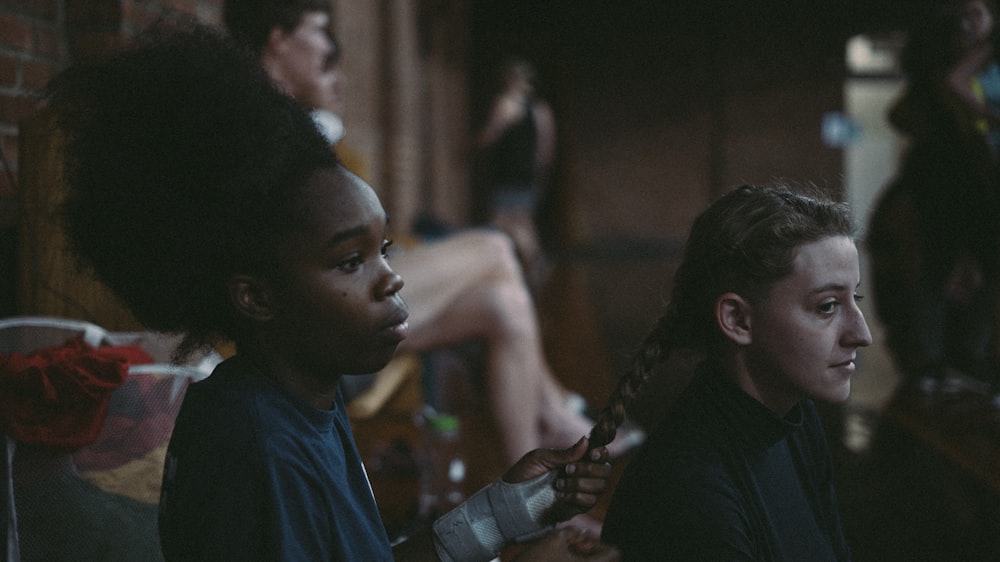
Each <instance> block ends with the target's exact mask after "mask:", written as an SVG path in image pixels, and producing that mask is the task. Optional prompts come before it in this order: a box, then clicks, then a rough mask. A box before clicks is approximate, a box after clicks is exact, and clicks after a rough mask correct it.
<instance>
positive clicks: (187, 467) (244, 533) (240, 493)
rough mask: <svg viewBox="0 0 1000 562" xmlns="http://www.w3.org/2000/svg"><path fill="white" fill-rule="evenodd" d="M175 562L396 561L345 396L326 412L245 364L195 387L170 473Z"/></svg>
mask: <svg viewBox="0 0 1000 562" xmlns="http://www.w3.org/2000/svg"><path fill="white" fill-rule="evenodd" d="M160 540H161V543H162V547H163V553H164V556H165V557H166V559H167V560H168V561H171V560H184V561H192V560H213V561H218V560H269V561H270V560H310V561H312V560H373V561H382V560H387V561H388V560H392V552H391V549H390V546H389V539H388V537H387V535H386V532H385V528H384V526H383V525H382V521H381V519H380V517H379V513H378V509H377V507H376V505H375V499H374V497H373V496H372V493H371V487H370V485H369V483H368V478H367V476H366V474H365V472H364V467H363V466H362V464H361V459H360V456H359V454H358V451H357V448H356V446H355V444H354V439H353V437H352V435H351V430H350V425H349V423H348V419H347V414H346V412H345V409H344V404H343V399H342V398H341V396H340V393H339V391H338V394H337V398H336V401H335V404H334V408H333V409H332V410H328V411H327V410H319V409H316V408H315V407H313V406H311V405H309V404H306V403H305V402H303V401H301V400H299V399H297V398H295V397H293V396H291V395H290V394H288V393H286V392H285V391H283V390H282V389H281V388H280V387H279V386H278V385H277V384H276V383H274V382H273V381H271V380H270V379H268V378H266V377H263V376H261V375H259V374H257V372H256V370H255V369H253V368H251V367H249V366H247V365H246V364H245V363H244V362H243V361H242V360H241V359H240V358H239V357H234V358H232V359H229V360H227V361H225V362H224V363H222V364H221V365H219V366H218V367H217V368H216V370H215V372H214V373H212V376H210V377H209V378H208V379H206V380H204V381H202V382H199V383H196V384H193V385H192V386H191V387H190V388H189V389H188V392H187V395H186V396H185V398H184V404H183V406H182V407H181V411H180V414H179V415H178V417H177V424H176V426H175V428H174V433H173V436H172V437H171V439H170V446H169V449H168V452H167V463H166V467H165V469H164V477H163V492H162V495H161V497H160Z"/></svg>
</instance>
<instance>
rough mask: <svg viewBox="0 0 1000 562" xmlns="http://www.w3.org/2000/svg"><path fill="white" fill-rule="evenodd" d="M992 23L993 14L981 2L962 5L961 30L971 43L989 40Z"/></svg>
mask: <svg viewBox="0 0 1000 562" xmlns="http://www.w3.org/2000/svg"><path fill="white" fill-rule="evenodd" d="M993 23H994V21H993V13H992V12H990V9H989V7H987V6H986V3H985V2H983V1H982V0H971V1H970V2H966V3H965V4H963V5H962V28H963V29H964V30H965V32H966V34H967V37H968V38H969V40H970V41H971V42H973V43H976V42H979V41H984V40H986V39H987V38H989V36H990V33H992V32H993Z"/></svg>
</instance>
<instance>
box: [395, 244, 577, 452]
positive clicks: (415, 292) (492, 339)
mask: <svg viewBox="0 0 1000 562" xmlns="http://www.w3.org/2000/svg"><path fill="white" fill-rule="evenodd" d="M392 265H393V267H394V268H395V269H396V271H397V272H398V273H399V274H400V275H401V276H402V277H403V279H404V281H405V287H404V288H403V291H402V294H403V297H404V298H405V299H406V301H407V303H408V304H409V305H410V336H409V337H408V338H407V339H406V341H405V342H403V345H402V347H401V350H403V351H426V350H431V349H435V348H440V347H444V346H447V345H452V344H456V343H460V342H464V341H470V340H479V341H482V342H483V343H484V344H485V346H486V370H487V373H486V384H487V388H488V391H489V403H490V408H491V411H492V414H493V417H494V419H495V421H496V423H497V424H498V426H499V428H500V433H501V435H502V437H503V440H504V456H505V458H506V459H507V461H508V462H514V461H516V460H517V459H519V458H520V457H521V456H522V455H523V454H524V453H526V452H528V451H530V450H532V449H535V448H538V447H542V446H556V445H558V446H569V445H571V444H572V443H573V442H574V441H576V439H579V438H580V437H581V436H582V435H584V434H586V433H587V432H588V431H589V430H590V423H589V421H588V420H586V419H585V418H583V417H582V416H578V415H576V414H574V413H573V412H570V411H569V410H568V408H567V407H566V405H565V402H564V401H563V399H562V393H561V390H560V388H559V385H558V383H557V381H556V380H555V379H554V377H553V375H552V372H551V370H550V369H549V367H548V364H547V363H546V361H545V357H544V352H543V349H542V346H541V334H540V332H539V327H538V320H537V317H536V315H535V308H534V303H533V302H532V300H531V295H530V294H529V292H528V288H527V286H526V285H525V283H524V279H523V276H522V274H521V270H520V266H519V264H518V262H517V258H516V256H515V254H514V251H513V247H512V245H511V243H510V240H509V238H507V237H506V236H505V235H503V234H500V233H495V232H490V231H471V232H468V233H464V234H459V235H456V236H453V237H451V238H449V239H446V240H444V241H442V242H439V243H434V244H427V245H425V246H419V247H417V248H415V249H413V250H411V251H407V252H406V253H404V254H403V255H401V256H399V257H396V258H394V259H393V262H392Z"/></svg>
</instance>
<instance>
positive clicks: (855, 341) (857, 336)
mask: <svg viewBox="0 0 1000 562" xmlns="http://www.w3.org/2000/svg"><path fill="white" fill-rule="evenodd" d="M852 308H853V310H852V314H851V320H850V324H849V326H848V329H847V330H846V332H845V334H844V337H845V341H844V344H845V346H847V347H868V346H869V345H871V344H872V333H871V330H869V329H868V322H867V321H865V314H864V313H863V312H862V311H861V309H860V308H859V307H858V305H857V304H855V305H854V306H853V307H852Z"/></svg>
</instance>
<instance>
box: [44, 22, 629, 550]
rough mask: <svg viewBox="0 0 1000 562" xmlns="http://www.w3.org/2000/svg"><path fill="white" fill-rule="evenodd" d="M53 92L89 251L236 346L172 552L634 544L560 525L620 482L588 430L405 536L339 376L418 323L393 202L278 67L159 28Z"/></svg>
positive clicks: (203, 431)
mask: <svg viewBox="0 0 1000 562" xmlns="http://www.w3.org/2000/svg"><path fill="white" fill-rule="evenodd" d="M48 92H49V96H48V101H49V104H50V107H51V108H52V110H53V112H54V115H55V116H56V122H57V123H58V125H59V127H60V130H61V131H62V132H63V133H64V134H65V139H66V143H65V153H64V155H65V171H66V173H65V177H66V181H67V184H68V187H69V191H68V195H67V200H66V201H67V203H66V208H65V216H66V217H67V219H68V220H67V234H68V235H69V239H70V240H71V243H72V246H73V249H74V251H75V252H76V253H77V255H78V256H79V257H80V258H81V260H83V261H85V262H86V263H87V264H88V265H90V266H92V267H93V269H94V272H95V273H96V275H97V277H98V278H99V279H100V280H102V281H103V282H105V283H106V284H107V285H108V287H110V288H111V289H112V290H113V291H114V292H115V293H116V294H117V295H118V296H119V297H121V298H122V300H123V301H124V302H125V303H126V304H127V305H128V306H129V308H130V309H131V310H132V312H133V313H134V314H135V316H136V318H138V319H139V320H140V321H141V322H142V323H143V324H144V325H146V326H148V327H149V328H151V329H154V330H160V331H164V332H169V333H176V334H181V335H183V341H182V343H181V346H180V351H179V353H184V352H185V351H191V350H195V349H199V348H201V347H205V346H210V345H212V344H213V343H215V342H217V341H218V340H220V339H227V340H230V341H233V342H235V344H236V354H235V355H234V356H232V357H230V358H229V359H227V360H225V361H224V362H222V363H221V364H219V365H218V366H217V367H216V368H215V370H214V371H213V372H212V374H211V375H210V376H209V377H208V378H207V379H205V380H203V381H200V382H197V383H194V384H192V385H191V386H190V387H189V388H188V389H187V391H186V394H185V396H184V401H183V405H182V406H181V410H180V413H179V414H178V416H177V420H176V425H175V427H174V430H173V433H172V435H171V438H170V444H169V447H168V451H167V457H166V462H165V467H164V475H163V488H162V493H161V496H160V517H159V527H160V538H161V545H162V549H163V554H164V557H165V558H166V560H168V561H184V562H190V561H202V560H204V561H210V560H211V561H216V560H267V561H274V560H289V561H291V560H296V561H298V560H316V561H319V560H325V561H354V560H372V561H379V562H385V561H389V560H392V559H394V557H396V556H398V557H400V559H404V560H443V561H446V562H448V561H451V560H462V561H468V562H477V561H478V562H486V561H488V560H491V559H493V558H494V557H495V556H497V554H498V553H499V552H500V550H501V549H502V548H503V547H504V546H505V545H506V544H507V543H509V542H512V541H515V540H519V539H522V538H525V539H530V538H532V537H534V538H537V537H540V536H542V535H544V538H542V539H540V540H539V541H537V542H535V543H534V544H533V545H532V546H530V547H528V549H527V550H526V551H525V552H523V553H522V556H523V560H539V561H542V560H580V559H592V560H614V559H615V558H616V554H615V552H614V551H613V550H612V549H608V548H606V547H603V546H601V545H600V544H598V543H597V542H596V541H595V540H594V539H593V538H590V539H588V538H587V537H585V536H583V535H581V534H580V533H578V532H575V531H572V530H560V531H556V532H554V533H553V532H548V529H549V527H550V526H551V525H552V524H553V523H555V522H557V521H562V520H565V519H567V518H569V517H571V516H573V515H575V514H578V513H580V512H582V511H585V510H586V509H589V508H590V507H591V506H593V505H594V503H595V502H596V495H597V494H600V493H601V492H603V491H604V490H605V489H606V487H607V482H608V478H609V476H610V466H609V465H608V464H607V462H606V461H607V451H606V450H604V449H602V448H596V449H593V450H590V451H588V447H587V440H586V439H585V438H581V439H580V440H579V442H577V444H576V445H575V446H573V447H571V448H568V449H564V450H536V451H534V452H532V453H531V454H529V455H526V456H525V457H524V458H522V459H521V460H520V461H519V462H518V463H517V464H516V465H515V466H514V467H512V468H511V469H509V470H508V471H507V472H506V473H505V474H504V476H503V478H502V479H500V480H498V481H496V482H494V483H493V484H491V485H489V486H487V487H486V488H484V489H483V490H482V491H480V492H479V493H477V494H476V495H474V496H472V497H471V498H469V499H468V500H467V501H465V502H463V503H462V504H460V505H459V506H458V507H457V508H455V509H454V510H453V511H451V512H449V513H448V514H446V515H444V516H443V517H442V518H441V519H439V520H438V521H437V522H435V524H434V526H433V529H432V530H427V531H426V532H423V533H421V534H419V535H417V536H414V537H412V538H410V539H409V540H405V541H403V542H401V543H400V544H398V545H396V546H395V548H393V547H391V546H390V541H389V537H388V536H387V534H386V531H385V528H384V527H383V524H382V521H381V519H380V517H379V512H378V510H377V507H376V505H375V499H374V497H373V496H372V491H371V487H370V485H369V483H368V479H367V475H366V474H365V469H364V466H363V464H362V462H361V459H360V456H359V454H358V451H357V448H356V446H355V443H354V439H353V436H352V434H351V429H350V423H349V421H348V418H347V414H346V410H345V406H344V401H343V397H342V395H341V392H340V385H339V381H340V378H341V377H342V376H345V375H348V374H349V373H364V372H372V371H376V370H378V369H381V368H382V367H384V366H385V365H386V363H388V362H389V360H390V359H391V358H392V356H393V354H394V353H395V351H396V347H397V346H398V345H399V343H400V342H401V341H403V340H404V339H405V338H406V337H407V332H408V325H407V315H408V314H407V306H406V303H405V302H404V301H403V299H402V297H401V293H400V291H401V289H402V288H403V280H402V278H401V277H400V276H399V275H398V274H397V273H396V272H395V271H393V269H392V268H391V267H390V266H389V264H388V261H387V249H388V247H389V245H390V244H391V241H390V240H388V239H387V234H388V233H387V219H386V214H385V211H384V209H383V208H382V205H381V203H380V202H379V200H378V198H377V196H376V195H375V192H374V191H373V190H372V188H371V187H369V186H368V185H367V184H366V183H365V182H364V181H362V180H361V179H360V178H358V177H357V176H355V175H354V174H352V173H350V172H349V171H347V170H346V169H344V168H343V166H342V165H340V163H339V162H338V161H337V159H336V156H335V155H334V154H333V153H332V152H331V151H330V150H329V145H328V144H327V142H326V141H325V139H323V137H322V136H321V135H320V133H319V132H318V130H317V129H316V127H315V125H314V123H313V121H312V120H311V119H310V117H309V116H308V115H307V114H306V113H305V112H304V111H303V110H302V108H301V107H299V106H298V105H297V104H296V103H295V101H294V100H293V99H291V98H290V97H288V96H287V95H285V94H284V93H283V92H281V91H279V90H278V89H277V88H276V87H275V84H274V82H273V81H272V80H271V79H270V77H269V76H267V75H266V74H265V73H264V72H263V71H262V70H261V68H260V66H259V64H258V62H257V61H255V60H252V59H250V58H249V57H247V56H246V54H245V52H244V51H243V50H241V49H238V48H236V47H235V46H234V45H233V44H231V43H230V42H228V41H226V40H225V39H224V38H223V37H221V36H220V35H218V34H216V33H215V32H213V31H210V30H205V29H196V30H194V31H191V32H184V33H180V32H178V33H173V34H168V35H164V36H156V35H154V36H151V37H144V38H143V41H142V42H141V44H140V46H138V47H135V48H131V49H128V50H125V51H122V52H119V53H117V54H115V55H112V56H108V57H104V58H100V59H92V60H90V61H88V62H86V63H79V64H76V65H73V66H71V67H69V68H68V69H67V70H65V71H64V72H62V73H61V74H60V75H59V76H57V77H56V78H55V79H54V81H53V82H52V83H51V85H50V87H49V90H48Z"/></svg>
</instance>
